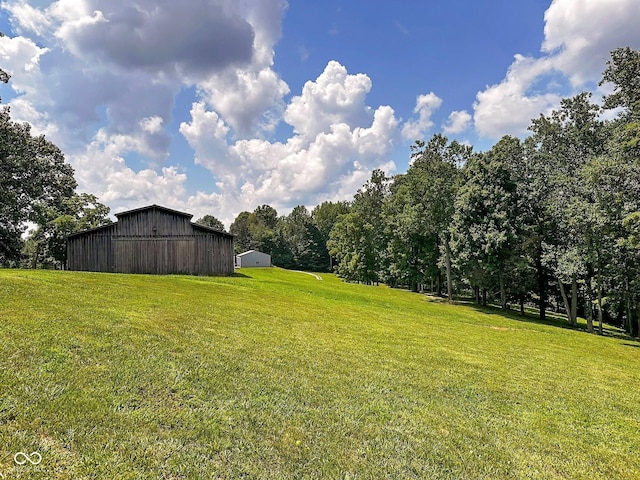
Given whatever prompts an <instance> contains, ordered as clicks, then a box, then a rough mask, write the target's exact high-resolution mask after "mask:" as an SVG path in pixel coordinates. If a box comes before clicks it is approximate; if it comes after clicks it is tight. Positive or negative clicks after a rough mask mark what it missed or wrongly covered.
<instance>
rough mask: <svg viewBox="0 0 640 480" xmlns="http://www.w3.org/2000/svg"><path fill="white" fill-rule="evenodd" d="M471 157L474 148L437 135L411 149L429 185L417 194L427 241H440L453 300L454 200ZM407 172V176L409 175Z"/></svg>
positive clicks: (441, 260)
mask: <svg viewBox="0 0 640 480" xmlns="http://www.w3.org/2000/svg"><path fill="white" fill-rule="evenodd" d="M471 155H472V148H471V147H470V146H467V145H462V144H460V143H458V142H457V141H455V140H454V141H452V142H449V140H448V138H447V137H445V136H443V135H441V134H436V135H434V136H433V137H432V138H431V139H430V140H429V142H427V143H425V142H422V141H418V142H416V143H415V145H413V146H412V154H411V159H412V164H411V166H410V167H409V172H410V171H411V170H413V169H417V170H420V171H421V173H422V174H423V175H424V177H425V178H427V179H428V181H427V182H426V183H422V182H418V184H419V185H420V187H422V188H423V189H424V190H423V191H421V192H419V193H418V196H419V197H420V199H419V201H420V203H421V205H422V211H421V214H422V215H425V216H426V218H427V219H428V223H427V228H428V232H427V234H426V238H429V237H430V236H432V235H434V236H436V237H437V239H438V243H437V247H438V250H439V263H440V264H441V265H443V266H444V268H445V273H446V279H447V298H448V299H449V302H452V301H453V270H452V268H453V267H452V251H451V230H450V226H451V222H452V219H453V214H454V211H455V199H456V195H457V191H458V188H459V185H460V178H461V176H460V167H462V166H464V165H465V164H466V163H467V162H468V161H469V158H470V157H471ZM409 172H408V173H409Z"/></svg>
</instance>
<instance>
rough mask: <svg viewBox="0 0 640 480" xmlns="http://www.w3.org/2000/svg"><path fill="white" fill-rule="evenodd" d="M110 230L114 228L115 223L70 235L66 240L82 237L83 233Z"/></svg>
mask: <svg viewBox="0 0 640 480" xmlns="http://www.w3.org/2000/svg"><path fill="white" fill-rule="evenodd" d="M111 228H116V224H115V222H114V223H110V224H108V225H101V226H99V227H94V228H89V229H87V230H82V231H80V232H76V233H72V234H70V235H67V238H73V237H77V236H78V235H84V234H85V233H93V232H98V231H100V230H109V229H111Z"/></svg>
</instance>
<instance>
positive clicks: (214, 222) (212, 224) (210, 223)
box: [195, 215, 226, 232]
mask: <svg viewBox="0 0 640 480" xmlns="http://www.w3.org/2000/svg"><path fill="white" fill-rule="evenodd" d="M195 223H197V224H198V225H203V226H205V227H209V228H214V229H216V230H218V231H220V232H226V229H225V228H224V223H222V222H221V221H220V220H218V219H217V218H216V217H215V216H213V215H205V216H204V217H201V218H199V219H198V220H196V222H195Z"/></svg>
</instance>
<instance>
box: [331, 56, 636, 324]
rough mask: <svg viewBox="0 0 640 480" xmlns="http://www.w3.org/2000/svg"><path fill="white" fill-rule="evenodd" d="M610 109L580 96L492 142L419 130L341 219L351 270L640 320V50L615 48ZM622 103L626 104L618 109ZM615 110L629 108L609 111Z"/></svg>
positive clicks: (349, 275) (410, 284) (335, 235)
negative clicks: (389, 172)
mask: <svg viewBox="0 0 640 480" xmlns="http://www.w3.org/2000/svg"><path fill="white" fill-rule="evenodd" d="M605 82H610V83H611V84H613V86H614V90H613V93H611V94H610V95H607V96H606V97H605V98H604V102H603V105H602V107H600V106H597V105H595V104H593V103H592V102H591V95H590V94H588V93H581V94H579V95H576V96H574V97H572V98H566V99H563V100H562V101H561V104H560V108H559V109H558V110H556V111H554V112H552V113H551V114H549V115H541V116H540V117H539V118H537V119H534V120H532V122H531V125H530V127H529V131H530V135H529V136H528V137H527V138H525V139H524V140H520V139H518V138H514V137H510V136H505V137H503V138H502V139H500V141H498V142H497V143H496V144H495V145H494V146H493V147H492V148H491V149H490V150H489V151H486V152H479V153H476V152H473V149H472V147H471V146H467V145H462V144H460V143H458V142H457V141H455V140H454V141H449V140H448V139H447V138H446V137H445V136H443V135H441V134H436V135H434V136H433V137H432V138H431V139H430V140H428V141H426V142H425V141H417V142H416V143H415V144H414V145H413V147H412V152H411V163H410V166H409V168H408V170H407V172H406V173H403V174H400V175H395V176H393V177H391V178H388V177H386V176H385V175H384V173H383V172H381V171H375V172H373V174H372V176H371V178H370V180H369V181H368V182H367V183H366V184H365V185H364V186H363V187H362V188H361V189H360V190H359V191H358V193H357V194H356V195H355V196H354V199H353V201H352V202H351V203H350V211H349V213H347V214H344V215H342V216H340V217H339V218H338V220H337V221H336V223H335V225H334V227H333V228H332V230H331V232H330V235H329V241H328V248H329V252H330V254H331V255H332V256H333V257H334V258H335V259H336V265H335V271H336V273H337V274H338V275H340V276H341V277H343V278H344V279H346V280H348V281H357V282H363V283H367V284H370V283H375V282H384V283H387V284H389V285H392V286H403V287H407V288H410V289H412V290H414V291H418V290H423V289H429V290H431V291H435V292H439V293H442V294H444V295H446V296H447V297H448V298H449V300H451V299H452V298H453V296H454V294H460V295H462V294H469V295H471V296H472V297H473V298H474V299H475V300H476V301H477V302H478V303H484V304H486V303H487V301H488V300H487V298H489V300H491V299H494V301H495V302H496V303H498V304H499V305H500V306H501V307H502V308H503V309H507V308H510V306H511V305H519V308H520V310H521V312H523V313H524V308H525V305H526V304H529V303H535V304H537V306H538V308H539V312H540V317H541V318H542V319H544V318H545V312H546V310H547V309H548V308H549V307H550V306H552V305H554V306H556V308H557V309H558V310H562V311H563V312H564V313H565V314H566V316H567V321H568V323H569V324H571V325H576V324H577V317H578V316H583V317H585V318H586V319H587V327H588V329H589V331H594V323H596V324H597V329H598V331H599V332H600V333H602V323H603V321H604V320H608V321H611V322H613V323H618V324H620V325H622V326H624V327H625V328H626V329H627V331H629V332H630V333H632V334H634V335H637V334H638V329H639V322H640V248H639V247H640V52H638V51H634V50H632V49H630V48H621V49H617V50H615V51H613V52H612V54H611V59H610V60H609V61H608V63H607V66H606V70H605V71H604V73H603V77H602V81H601V84H603V83H605ZM614 109H615V110H614ZM605 110H614V111H615V112H617V115H615V118H614V119H613V120H605V119H604V116H603V113H604V111H605Z"/></svg>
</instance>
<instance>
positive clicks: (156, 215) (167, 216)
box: [67, 205, 233, 275]
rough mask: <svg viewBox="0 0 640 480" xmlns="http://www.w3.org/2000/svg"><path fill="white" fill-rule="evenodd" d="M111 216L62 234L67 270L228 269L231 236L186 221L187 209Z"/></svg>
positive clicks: (161, 271) (155, 207)
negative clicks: (84, 228) (88, 227)
mask: <svg viewBox="0 0 640 480" xmlns="http://www.w3.org/2000/svg"><path fill="white" fill-rule="evenodd" d="M116 217H117V219H118V221H117V222H116V223H114V224H112V225H108V226H106V227H100V228H96V229H93V230H87V231H84V232H79V233H76V234H74V235H70V236H69V237H68V238H67V267H68V269H69V270H85V271H95V272H118V273H150V274H174V273H175V274H191V275H231V274H233V235H230V234H228V233H225V232H219V231H217V230H214V229H211V228H207V227H203V226H200V225H196V224H194V223H191V218H192V215H190V214H188V213H184V212H179V211H176V210H172V209H169V208H166V207H161V206H159V205H151V206H148V207H143V208H138V209H135V210H130V211H127V212H122V213H118V214H116Z"/></svg>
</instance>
